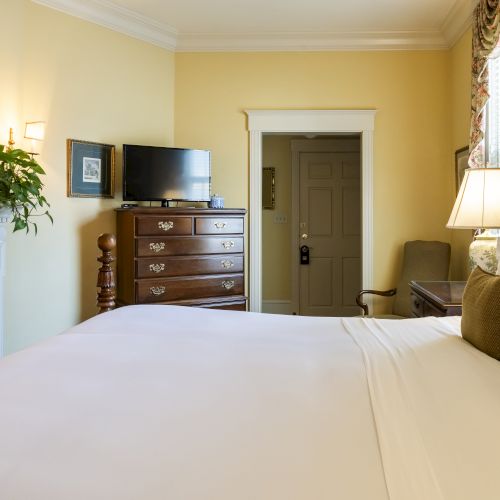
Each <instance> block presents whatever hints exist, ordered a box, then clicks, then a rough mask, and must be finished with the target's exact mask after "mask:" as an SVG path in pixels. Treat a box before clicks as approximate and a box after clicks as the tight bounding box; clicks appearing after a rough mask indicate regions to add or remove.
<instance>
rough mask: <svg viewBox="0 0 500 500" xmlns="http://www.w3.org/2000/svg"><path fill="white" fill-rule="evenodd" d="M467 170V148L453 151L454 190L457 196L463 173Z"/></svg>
mask: <svg viewBox="0 0 500 500" xmlns="http://www.w3.org/2000/svg"><path fill="white" fill-rule="evenodd" d="M468 168H469V146H465V147H463V148H460V149H457V150H456V151H455V188H456V192H457V195H458V192H459V191H460V186H461V185H462V180H463V178H464V175H465V171H466V170H467V169H468Z"/></svg>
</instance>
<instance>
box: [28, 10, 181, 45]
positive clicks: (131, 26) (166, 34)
mask: <svg viewBox="0 0 500 500" xmlns="http://www.w3.org/2000/svg"><path fill="white" fill-rule="evenodd" d="M32 2H34V3H37V4H40V5H44V6H45V7H50V8H52V9H55V10H58V11H60V12H64V13H65V14H69V15H71V16H75V17H79V18H80V19H84V20H86V21H90V22H92V23H95V24H99V25H100V26H104V27H106V28H109V29H111V30H113V31H118V32H119V33H124V34H125V35H129V36H131V37H133V38H138V39H139V40H143V41H145V42H148V43H152V44H153V45H158V46H159V47H163V48H165V49H169V50H175V46H176V42H177V30H175V29H174V28H172V27H171V26H168V25H166V24H163V23H159V22H157V21H155V20H154V19H151V18H149V17H146V16H142V15H140V14H137V13H136V12H133V11H131V10H129V9H125V8H123V7H119V6H118V5H115V4H114V3H112V2H110V1H108V0H32Z"/></svg>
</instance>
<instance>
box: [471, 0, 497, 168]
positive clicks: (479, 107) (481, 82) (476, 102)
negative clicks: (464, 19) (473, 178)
mask: <svg viewBox="0 0 500 500" xmlns="http://www.w3.org/2000/svg"><path fill="white" fill-rule="evenodd" d="M499 21H500V0H479V3H478V5H477V7H476V8H475V10H474V18H473V25H472V115H471V128H470V156H469V166H470V167H471V168H479V167H484V166H485V159H484V128H485V107H486V103H487V102H488V97H489V94H488V56H489V55H490V54H491V52H492V51H493V49H494V48H495V47H496V46H497V44H498V39H499V38H500V22H499Z"/></svg>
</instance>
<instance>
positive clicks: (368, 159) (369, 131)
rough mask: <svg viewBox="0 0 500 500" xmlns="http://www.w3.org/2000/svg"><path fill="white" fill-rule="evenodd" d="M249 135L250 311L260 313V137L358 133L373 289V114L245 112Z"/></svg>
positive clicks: (367, 278) (367, 284)
mask: <svg viewBox="0 0 500 500" xmlns="http://www.w3.org/2000/svg"><path fill="white" fill-rule="evenodd" d="M245 113H246V114H247V116H248V130H249V134H250V210H249V217H250V256H249V257H250V258H249V267H250V270H249V277H250V283H249V298H250V310H251V311H254V312H260V311H261V310H262V192H261V191H262V135H263V134H264V133H272V132H281V133H294V132H301V133H315V132H316V133H320V132H324V133H343V132H354V133H361V164H362V167H361V168H362V176H363V180H362V200H363V201H362V203H363V207H362V211H363V228H362V231H363V232H362V235H363V236H362V237H363V255H362V263H363V264H362V265H363V288H364V289H367V288H372V287H373V130H374V126H375V114H376V110H246V111H245Z"/></svg>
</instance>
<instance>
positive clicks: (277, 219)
mask: <svg viewBox="0 0 500 500" xmlns="http://www.w3.org/2000/svg"><path fill="white" fill-rule="evenodd" d="M273 220H274V223H275V224H286V223H287V222H288V218H287V216H286V215H284V214H276V215H275V216H274V219H273Z"/></svg>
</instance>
